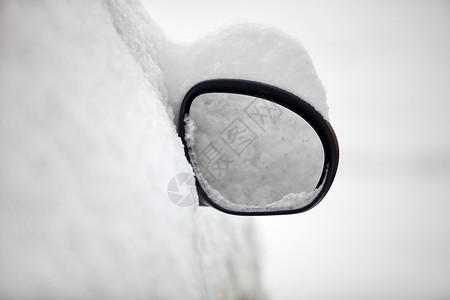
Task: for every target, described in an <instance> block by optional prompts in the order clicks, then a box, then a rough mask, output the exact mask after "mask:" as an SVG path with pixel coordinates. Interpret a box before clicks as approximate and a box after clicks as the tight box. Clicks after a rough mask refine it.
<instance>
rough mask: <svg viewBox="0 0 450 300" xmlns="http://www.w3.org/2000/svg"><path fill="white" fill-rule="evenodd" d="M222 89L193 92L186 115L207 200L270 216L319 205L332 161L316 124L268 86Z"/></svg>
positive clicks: (191, 155) (188, 141)
mask: <svg viewBox="0 0 450 300" xmlns="http://www.w3.org/2000/svg"><path fill="white" fill-rule="evenodd" d="M221 90H222V89H218V92H215V90H214V89H213V90H207V91H206V92H204V91H203V92H201V93H200V92H197V93H194V95H191V96H189V97H190V98H191V99H189V101H187V102H189V103H188V105H189V108H188V109H187V111H186V112H184V110H185V109H186V108H184V109H183V107H182V114H180V117H183V120H180V124H183V126H184V130H182V132H183V135H184V142H185V146H186V151H187V156H188V159H189V160H190V162H191V164H192V166H193V169H194V172H195V175H196V179H197V187H198V189H199V191H200V196H201V197H200V198H203V202H205V203H207V204H210V205H212V206H214V207H216V208H218V209H220V210H222V211H225V212H229V213H235V214H272V213H277V212H282V213H290V212H300V211H301V210H302V209H305V208H310V207H312V206H313V204H314V205H315V204H316V203H313V201H316V202H318V201H320V199H318V195H319V193H320V192H321V190H322V188H323V185H324V182H325V180H324V178H325V177H327V173H328V171H329V166H328V165H329V163H327V166H325V163H326V162H325V152H324V146H323V144H322V140H321V138H320V137H319V135H318V134H317V132H316V130H315V129H313V127H312V126H311V125H310V123H309V122H307V121H306V120H305V119H304V118H302V117H301V116H300V115H299V114H298V113H296V112H294V111H293V110H291V109H288V108H286V107H284V106H286V105H284V106H283V105H280V104H277V99H275V100H274V99H272V96H271V95H269V92H270V91H268V90H267V89H258V92H256V90H255V91H253V92H245V94H240V93H235V91H234V90H233V91H232V92H231V93H228V92H221ZM272 95H273V93H272ZM185 99H186V98H185ZM299 101H301V100H300V99H299ZM305 105H308V104H305ZM324 122H325V121H324ZM327 124H328V123H327ZM328 156H329V155H328ZM333 177H334V174H333ZM329 185H331V183H329ZM327 188H329V186H328V187H327ZM325 192H326V191H325ZM202 196H203V197H202ZM323 196H324V195H322V196H321V197H320V198H322V197H323Z"/></svg>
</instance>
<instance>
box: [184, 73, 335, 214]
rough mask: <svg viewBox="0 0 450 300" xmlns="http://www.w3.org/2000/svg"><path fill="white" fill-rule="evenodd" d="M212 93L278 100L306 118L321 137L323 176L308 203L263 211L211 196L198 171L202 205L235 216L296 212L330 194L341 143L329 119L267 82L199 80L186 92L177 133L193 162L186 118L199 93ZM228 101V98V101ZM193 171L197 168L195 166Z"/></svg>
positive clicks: (277, 101) (297, 98) (279, 103)
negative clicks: (231, 206) (227, 204)
mask: <svg viewBox="0 0 450 300" xmlns="http://www.w3.org/2000/svg"><path fill="white" fill-rule="evenodd" d="M209 93H224V94H238V95H245V96H250V97H255V98H261V99H264V100H266V101H271V102H273V103H276V104H278V105H280V106H283V107H284V108H287V109H288V110H290V111H292V112H293V113H295V114H297V115H298V116H300V117H301V118H303V119H304V120H305V121H306V122H307V123H308V124H309V125H310V126H311V127H312V128H313V129H314V131H315V132H316V134H317V136H318V137H319V138H320V141H321V143H322V147H323V151H324V163H323V169H322V172H321V176H320V179H319V181H318V183H317V185H316V188H317V193H315V194H314V199H312V200H311V201H310V202H309V203H308V204H307V205H305V206H303V207H299V208H295V209H282V210H260V209H251V208H250V209H245V210H238V209H236V210H234V209H229V208H226V207H223V206H222V205H220V203H218V201H215V200H214V199H213V197H211V196H208V193H207V192H206V190H207V187H203V186H202V183H201V182H200V181H199V178H200V176H199V175H200V174H198V172H197V171H196V172H195V173H196V187H197V191H198V193H199V199H200V201H201V202H202V203H203V204H206V205H209V206H212V207H214V208H216V209H218V210H220V211H222V212H225V213H229V214H234V215H280V214H293V213H300V212H304V211H307V210H309V209H311V208H313V207H314V206H316V205H317V204H318V203H319V202H320V201H321V200H322V199H323V198H324V197H325V195H326V194H327V192H328V190H329V189H330V187H331V185H332V183H333V180H334V177H335V175H336V172H337V168H338V162H339V146H338V142H337V138H336V135H335V133H334V130H333V128H332V127H331V125H330V124H329V123H328V121H327V120H326V119H325V118H324V117H323V116H322V114H320V113H319V112H318V111H317V110H316V109H315V108H314V107H313V106H312V105H311V104H309V103H307V102H306V101H304V100H302V99H301V98H299V97H297V96H295V95H293V94H291V93H289V92H287V91H285V90H282V89H280V88H277V87H275V86H271V85H268V84H265V83H260V82H255V81H249V80H242V79H213V80H207V81H203V82H200V83H198V84H196V85H195V86H193V87H192V88H191V89H190V90H189V91H188V92H187V93H186V95H185V97H184V99H183V102H182V104H181V108H180V115H179V120H178V134H179V136H180V137H181V140H182V142H183V144H184V150H185V155H186V157H187V159H188V161H189V162H190V163H191V165H193V161H192V158H191V154H190V153H192V151H193V149H192V145H189V143H188V142H187V139H186V134H187V132H186V128H185V117H186V116H189V114H190V110H191V105H192V103H193V101H194V100H195V99H196V98H197V97H198V96H200V95H203V94H209ZM225 101H226V100H225ZM293 138H294V137H293ZM193 167H194V171H195V170H196V168H195V166H194V165H193Z"/></svg>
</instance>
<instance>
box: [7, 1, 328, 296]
mask: <svg viewBox="0 0 450 300" xmlns="http://www.w3.org/2000/svg"><path fill="white" fill-rule="evenodd" d="M149 6H150V7H151V5H149ZM149 13H150V14H151V11H147V10H146V9H144V8H143V6H142V5H141V3H140V2H139V1H114V0H105V1H83V2H76V1H72V2H65V1H64V2H61V1H39V2H33V1H12V0H11V1H2V3H1V4H0V65H1V68H0V139H1V141H2V142H1V143H0V163H1V166H2V167H1V170H0V222H1V223H0V245H1V247H0V248H1V250H0V266H1V268H0V298H5V299H12V298H22V299H23V298H45V299H63V298H72V299H78V298H82V299H89V298H90V299H102V298H103V299H105V298H107V299H124V298H128V299H140V298H142V299H144V298H145V299H217V298H221V299H252V298H257V297H259V295H260V294H259V293H260V289H259V287H258V273H259V271H258V270H259V266H258V251H257V250H256V246H255V245H256V244H255V238H254V234H253V228H252V226H251V223H250V221H249V220H248V219H243V218H236V217H231V216H226V215H224V214H221V213H219V212H217V211H215V210H213V209H207V208H201V209H200V208H198V207H197V205H194V206H192V207H190V208H180V207H177V206H175V205H174V204H173V203H172V202H170V201H169V199H168V197H167V185H168V183H169V182H170V180H171V179H172V178H173V177H174V176H176V175H177V174H180V173H189V174H192V169H191V167H190V165H189V163H188V162H187V160H186V158H185V156H184V150H183V147H182V143H181V141H180V139H179V138H178V136H177V133H176V130H175V125H174V121H175V122H176V121H177V120H176V119H177V114H178V111H179V105H180V102H181V100H182V98H183V96H184V94H185V93H186V91H187V90H188V89H189V88H190V87H191V86H192V85H193V84H195V83H197V82H199V81H202V80H204V79H211V78H219V77H220V78H241V79H250V80H256V81H261V82H266V83H270V84H272V85H275V86H279V87H281V88H284V89H286V90H288V91H291V92H292V93H294V94H296V95H299V96H300V97H302V98H304V99H305V100H307V101H308V102H310V103H311V104H313V105H314V106H315V107H316V108H317V109H318V110H319V111H320V112H321V113H322V114H323V115H324V116H327V105H326V101H325V93H324V90H323V88H322V85H321V83H320V81H319V80H318V78H317V75H316V73H315V71H314V68H313V67H312V64H311V61H310V59H309V56H308V54H307V53H306V51H305V50H304V49H303V48H302V46H301V45H300V44H298V42H296V41H295V40H293V39H291V38H290V37H288V36H286V35H285V34H283V33H282V32H280V31H279V30H277V29H273V28H270V27H266V26H261V25H254V24H237V25H234V26H231V27H228V28H223V29H220V30H218V31H215V32H212V33H211V34H209V35H207V36H204V37H203V38H201V39H200V40H199V41H198V42H194V43H191V44H181V43H176V42H173V41H171V40H170V39H168V38H167V37H166V36H165V34H164V33H163V31H162V30H161V29H160V28H159V27H158V26H156V25H155V24H154V23H153V21H152V20H151V18H150V16H149ZM222 122H225V119H224V120H223V121H222ZM255 146H256V144H255ZM256 150H257V149H256V148H255V149H254V151H256Z"/></svg>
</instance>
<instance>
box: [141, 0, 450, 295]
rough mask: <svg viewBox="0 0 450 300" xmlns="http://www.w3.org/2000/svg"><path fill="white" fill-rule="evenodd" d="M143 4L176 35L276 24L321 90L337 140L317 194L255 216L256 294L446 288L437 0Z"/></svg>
mask: <svg viewBox="0 0 450 300" xmlns="http://www.w3.org/2000/svg"><path fill="white" fill-rule="evenodd" d="M147 4H148V7H149V10H150V12H151V15H152V17H153V18H154V19H155V21H156V22H157V23H158V24H159V25H160V26H161V27H162V28H163V29H164V30H165V31H166V32H167V33H168V34H169V35H170V36H171V37H173V38H176V39H193V38H195V37H197V36H199V35H200V34H202V33H204V32H205V31H208V30H209V29H212V28H215V27H218V26H221V25H223V24H226V23H229V22H232V21H233V20H251V21H258V22H263V23H269V24H273V25H275V26H277V27H280V28H282V29H283V30H285V31H287V32H288V33H290V34H291V35H293V36H294V37H296V38H297V39H299V40H300V41H301V42H302V44H303V45H304V46H305V47H306V49H307V50H308V52H309V53H310V55H311V57H312V58H313V61H314V64H315V67H316V69H317V71H318V73H319V76H320V78H321V80H322V82H323V83H324V85H325V87H326V89H327V95H328V104H329V106H330V117H331V122H332V125H333V127H334V128H335V131H336V133H337V136H338V139H339V143H340V147H341V161H340V168H339V172H338V174H337V177H336V180H335V183H334V185H333V186H332V188H331V190H330V192H329V194H328V195H327V197H326V198H325V199H324V201H323V202H322V203H321V204H320V205H319V206H318V207H316V208H315V209H313V210H311V211H310V212H307V213H304V214H300V215H293V216H280V217H262V218H255V221H256V222H257V224H258V226H259V227H260V229H261V230H260V231H261V242H262V247H263V252H264V253H263V258H264V259H263V261H264V266H263V268H264V272H263V280H264V286H265V289H266V291H267V294H268V295H269V298H271V299H299V298H305V299H444V298H445V299H448V298H450V132H449V131H450V104H449V103H450V1H332V0H329V1H286V0H282V1H280V0H278V1H264V2H263V1H246V2H244V1H238V0H231V1H226V2H225V1H222V2H214V1H198V0H192V1H181V0H177V1H156V0H155V1H148V3H147ZM236 250H237V251H238V250H239V249H236Z"/></svg>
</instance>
